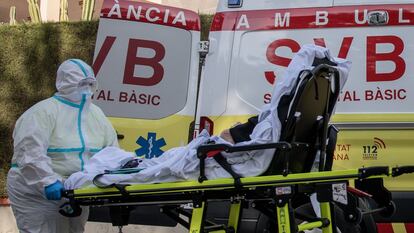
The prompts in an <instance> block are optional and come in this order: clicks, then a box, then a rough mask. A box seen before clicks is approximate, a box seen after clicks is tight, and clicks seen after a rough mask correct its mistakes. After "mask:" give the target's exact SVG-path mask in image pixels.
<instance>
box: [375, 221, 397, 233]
mask: <svg viewBox="0 0 414 233" xmlns="http://www.w3.org/2000/svg"><path fill="white" fill-rule="evenodd" d="M377 228H378V233H394V230H393V229H392V224H391V223H377Z"/></svg>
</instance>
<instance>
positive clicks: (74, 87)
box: [56, 59, 96, 102]
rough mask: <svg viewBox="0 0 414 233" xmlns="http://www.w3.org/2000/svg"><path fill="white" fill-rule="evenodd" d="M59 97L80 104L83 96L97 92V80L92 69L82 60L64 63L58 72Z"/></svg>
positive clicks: (57, 86) (71, 60) (57, 87)
mask: <svg viewBox="0 0 414 233" xmlns="http://www.w3.org/2000/svg"><path fill="white" fill-rule="evenodd" d="M56 89H57V90H58V92H57V93H56V95H57V96H60V97H63V98H65V99H67V100H69V101H72V102H80V101H81V100H82V96H83V95H84V94H87V96H90V95H92V94H93V93H94V92H95V90H96V78H95V74H94V72H93V70H92V68H91V67H90V66H89V65H88V64H86V63H85V62H84V61H82V60H80V59H69V60H66V61H64V62H63V63H62V64H61V65H60V66H59V69H58V71H57V77H56Z"/></svg>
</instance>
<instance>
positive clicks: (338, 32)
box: [323, 0, 414, 233]
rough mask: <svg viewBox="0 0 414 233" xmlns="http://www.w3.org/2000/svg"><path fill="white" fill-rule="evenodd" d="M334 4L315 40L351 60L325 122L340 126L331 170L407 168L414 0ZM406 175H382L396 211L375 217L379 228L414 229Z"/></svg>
mask: <svg viewBox="0 0 414 233" xmlns="http://www.w3.org/2000/svg"><path fill="white" fill-rule="evenodd" d="M334 5H335V7H334V9H335V11H333V12H329V13H330V14H333V16H332V17H330V20H331V21H332V20H334V22H335V21H337V20H336V18H338V19H342V21H339V22H340V23H339V24H337V25H334V27H332V28H327V29H325V31H326V35H327V36H326V37H325V41H323V42H325V43H326V46H327V47H329V48H331V46H332V45H335V44H339V45H340V46H341V49H340V51H341V50H342V51H343V52H342V53H341V54H340V56H342V57H347V58H348V59H350V60H351V61H353V65H352V69H351V73H350V77H349V80H348V83H347V84H346V86H345V88H344V90H343V92H342V93H341V95H340V98H339V103H338V105H337V109H336V115H335V116H334V119H333V120H334V122H335V124H336V125H337V126H338V127H339V128H340V134H339V137H338V142H337V147H336V151H335V161H334V169H348V168H357V167H360V166H382V165H389V166H404V165H413V164H414V157H413V156H412V153H413V152H412V151H413V150H412V148H413V146H412V145H413V138H414V108H413V104H412V103H413V101H414V88H413V87H414V79H413V74H414V56H413V55H414V46H413V45H414V37H413V36H412V35H414V1H412V0H410V1H408V0H359V1H351V0H335V3H334ZM342 22H346V23H342ZM328 25H330V24H328ZM331 31H332V32H331ZM346 51H348V52H347V53H346ZM335 52H336V51H335ZM334 54H335V53H334ZM413 179H414V175H413V174H408V175H404V176H401V177H398V178H389V179H387V180H385V185H386V187H387V188H388V189H389V190H391V191H392V196H393V201H394V202H395V204H396V206H397V212H396V213H395V214H394V215H393V216H392V218H387V219H382V220H381V219H377V222H382V223H381V224H378V227H379V231H380V232H394V233H414V228H413V227H412V226H413V224H414V215H413V214H412V206H413V204H414V186H413V182H412V181H413ZM386 222H389V223H386ZM391 222H392V224H391Z"/></svg>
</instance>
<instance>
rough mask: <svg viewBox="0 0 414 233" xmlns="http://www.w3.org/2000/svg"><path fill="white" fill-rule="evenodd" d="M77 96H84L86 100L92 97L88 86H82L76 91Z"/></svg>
mask: <svg viewBox="0 0 414 233" xmlns="http://www.w3.org/2000/svg"><path fill="white" fill-rule="evenodd" d="M78 92H79V94H81V96H82V95H86V97H87V98H90V97H91V96H92V94H93V93H92V88H91V87H90V86H83V87H80V88H79V90H78Z"/></svg>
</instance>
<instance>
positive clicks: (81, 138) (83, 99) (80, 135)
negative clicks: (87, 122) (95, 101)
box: [78, 95, 86, 171]
mask: <svg viewBox="0 0 414 233" xmlns="http://www.w3.org/2000/svg"><path fill="white" fill-rule="evenodd" d="M85 102H86V95H82V102H81V106H80V109H79V114H78V133H79V137H80V140H81V144H82V150H81V151H80V152H79V159H80V160H81V171H83V166H84V165H85V161H83V152H85V139H84V138H83V134H82V124H81V123H82V111H83V107H84V106H85Z"/></svg>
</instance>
